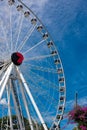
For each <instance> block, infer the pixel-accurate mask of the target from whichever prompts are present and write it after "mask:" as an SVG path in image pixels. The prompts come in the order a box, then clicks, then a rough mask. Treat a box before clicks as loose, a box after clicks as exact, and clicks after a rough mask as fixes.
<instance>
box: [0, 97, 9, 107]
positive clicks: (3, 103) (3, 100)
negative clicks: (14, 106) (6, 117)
mask: <svg viewBox="0 0 87 130" xmlns="http://www.w3.org/2000/svg"><path fill="white" fill-rule="evenodd" d="M0 105H6V106H7V101H6V98H3V99H2V100H1V101H0Z"/></svg>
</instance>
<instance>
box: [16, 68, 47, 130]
mask: <svg viewBox="0 0 87 130" xmlns="http://www.w3.org/2000/svg"><path fill="white" fill-rule="evenodd" d="M17 72H18V74H19V76H20V78H21V80H22V83H23V84H24V87H25V90H26V92H27V94H28V96H29V98H30V100H31V102H32V105H33V107H34V109H35V111H36V113H37V115H38V117H39V119H40V121H41V124H42V125H43V128H44V130H48V128H47V126H46V124H45V122H44V120H43V118H42V116H41V113H40V111H39V109H38V107H37V105H36V103H35V101H34V98H33V96H32V94H31V92H30V90H29V87H28V85H27V83H26V81H25V79H24V77H23V75H22V73H21V72H20V71H19V70H18V68H17Z"/></svg>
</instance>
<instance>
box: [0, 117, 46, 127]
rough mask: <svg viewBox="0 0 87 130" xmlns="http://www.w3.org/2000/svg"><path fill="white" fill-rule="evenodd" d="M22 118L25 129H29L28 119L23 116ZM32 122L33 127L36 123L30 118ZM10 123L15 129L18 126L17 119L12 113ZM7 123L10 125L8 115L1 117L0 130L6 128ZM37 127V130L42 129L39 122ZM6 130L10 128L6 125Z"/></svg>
mask: <svg viewBox="0 0 87 130" xmlns="http://www.w3.org/2000/svg"><path fill="white" fill-rule="evenodd" d="M23 120H24V125H25V129H26V130H31V129H30V125H29V122H28V120H27V119H26V118H25V117H23ZM32 122H33V126H34V128H36V125H35V123H34V121H33V120H32ZM12 123H13V129H14V130H17V129H18V126H17V123H18V120H17V117H16V116H15V115H12ZM7 124H8V125H7ZM9 125H10V120H9V117H8V116H4V117H3V118H0V130H1V129H2V130H6V128H7V126H9ZM37 127H38V129H39V130H44V129H43V127H42V125H40V124H37ZM8 130H10V128H9V127H8Z"/></svg>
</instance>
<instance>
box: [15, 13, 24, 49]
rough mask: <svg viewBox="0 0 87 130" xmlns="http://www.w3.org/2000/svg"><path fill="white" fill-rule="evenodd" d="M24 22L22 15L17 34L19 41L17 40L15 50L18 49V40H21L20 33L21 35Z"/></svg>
mask: <svg viewBox="0 0 87 130" xmlns="http://www.w3.org/2000/svg"><path fill="white" fill-rule="evenodd" d="M23 20H24V16H23V15H22V14H21V16H20V20H19V28H17V30H16V32H15V35H16V33H17V39H16V43H15V50H16V49H17V45H18V40H19V37H20V33H21V30H22V24H23Z"/></svg>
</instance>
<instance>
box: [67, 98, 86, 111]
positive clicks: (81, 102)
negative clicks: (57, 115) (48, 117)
mask: <svg viewBox="0 0 87 130" xmlns="http://www.w3.org/2000/svg"><path fill="white" fill-rule="evenodd" d="M74 104H75V100H70V101H68V102H66V109H68V110H70V109H73V107H74ZM78 105H80V106H85V105H87V96H86V97H83V98H79V99H78Z"/></svg>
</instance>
